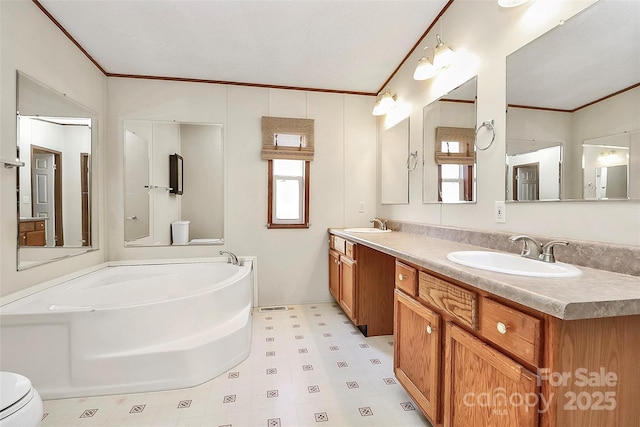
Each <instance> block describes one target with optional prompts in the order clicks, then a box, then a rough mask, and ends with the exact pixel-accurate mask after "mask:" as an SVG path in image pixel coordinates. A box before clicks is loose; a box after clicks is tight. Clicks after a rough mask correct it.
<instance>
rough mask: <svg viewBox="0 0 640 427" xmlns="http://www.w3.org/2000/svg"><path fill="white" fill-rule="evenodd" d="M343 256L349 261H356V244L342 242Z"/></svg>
mask: <svg viewBox="0 0 640 427" xmlns="http://www.w3.org/2000/svg"><path fill="white" fill-rule="evenodd" d="M344 254H345V255H346V256H348V257H349V258H351V259H356V244H355V243H351V242H348V241H345V242H344Z"/></svg>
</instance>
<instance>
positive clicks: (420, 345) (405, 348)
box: [393, 290, 441, 424]
mask: <svg viewBox="0 0 640 427" xmlns="http://www.w3.org/2000/svg"><path fill="white" fill-rule="evenodd" d="M394 316H395V317H394V329H393V333H394V336H395V338H394V341H395V344H394V357H393V372H394V373H395V375H396V377H397V378H398V380H399V381H400V384H402V386H403V387H404V388H405V389H406V390H407V391H408V392H409V394H410V395H411V397H412V398H413V400H414V401H415V402H416V403H417V404H418V406H420V409H422V411H423V412H424V413H425V414H426V415H427V416H428V417H429V419H430V420H431V422H432V423H434V424H437V423H439V422H440V410H439V406H440V400H439V396H440V366H441V365H440V363H441V362H440V354H441V351H440V350H441V344H440V323H441V322H440V316H439V315H438V314H437V313H435V312H433V311H431V310H430V309H428V308H427V307H425V306H423V305H422V304H420V303H418V302H416V301H415V300H414V299H412V298H409V297H408V296H406V295H405V294H403V293H402V292H400V291H397V290H396V291H395V305H394Z"/></svg>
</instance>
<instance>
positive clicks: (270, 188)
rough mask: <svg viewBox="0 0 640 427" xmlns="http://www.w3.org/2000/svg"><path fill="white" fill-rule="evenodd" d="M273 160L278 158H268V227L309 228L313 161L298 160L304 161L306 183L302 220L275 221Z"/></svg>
mask: <svg viewBox="0 0 640 427" xmlns="http://www.w3.org/2000/svg"><path fill="white" fill-rule="evenodd" d="M273 160H278V159H270V160H268V167H267V169H268V177H269V179H268V204H267V206H268V212H267V228H268V229H286V228H298V229H299V228H309V226H310V223H309V198H310V197H309V176H310V169H311V162H310V161H309V160H298V161H301V162H304V176H303V177H302V179H303V181H304V182H303V184H304V190H303V191H304V195H303V198H302V200H301V202H302V204H303V206H302V222H301V223H282V222H277V223H274V221H273V220H274V215H275V211H274V201H275V187H274V185H275V179H274V175H273Z"/></svg>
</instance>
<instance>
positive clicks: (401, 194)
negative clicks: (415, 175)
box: [380, 117, 410, 205]
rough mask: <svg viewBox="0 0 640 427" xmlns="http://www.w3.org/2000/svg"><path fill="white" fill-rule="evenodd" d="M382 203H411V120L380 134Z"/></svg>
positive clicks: (407, 119)
mask: <svg viewBox="0 0 640 427" xmlns="http://www.w3.org/2000/svg"><path fill="white" fill-rule="evenodd" d="M380 155H381V161H380V201H381V203H382V204H383V205H397V204H407V203H409V160H410V159H409V118H408V117H407V118H406V119H404V120H402V121H400V122H399V123H397V124H395V125H394V126H392V127H390V128H388V129H385V130H383V131H382V133H381V134H380Z"/></svg>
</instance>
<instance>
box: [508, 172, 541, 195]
mask: <svg viewBox="0 0 640 427" xmlns="http://www.w3.org/2000/svg"><path fill="white" fill-rule="evenodd" d="M539 167H540V165H539V164H538V163H532V164H528V165H518V166H514V167H513V175H514V183H513V188H514V195H513V199H514V200H539V199H540V178H539Z"/></svg>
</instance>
